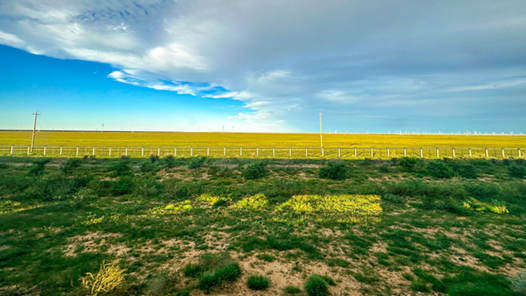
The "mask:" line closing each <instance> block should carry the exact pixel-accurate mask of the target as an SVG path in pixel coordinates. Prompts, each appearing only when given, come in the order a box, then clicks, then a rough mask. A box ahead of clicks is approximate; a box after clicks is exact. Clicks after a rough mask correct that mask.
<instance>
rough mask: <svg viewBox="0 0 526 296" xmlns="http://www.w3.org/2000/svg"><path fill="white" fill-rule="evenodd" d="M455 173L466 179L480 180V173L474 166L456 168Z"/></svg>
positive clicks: (467, 165) (466, 165) (465, 165)
mask: <svg viewBox="0 0 526 296" xmlns="http://www.w3.org/2000/svg"><path fill="white" fill-rule="evenodd" d="M454 170H455V172H456V173H457V174H458V176H459V177H462V178H466V179H476V178H478V172H477V169H476V168H475V166H474V165H471V164H464V165H458V166H456V167H455V168H454Z"/></svg>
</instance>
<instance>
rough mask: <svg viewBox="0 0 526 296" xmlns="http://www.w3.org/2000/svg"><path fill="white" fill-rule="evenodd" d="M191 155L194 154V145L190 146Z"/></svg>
mask: <svg viewBox="0 0 526 296" xmlns="http://www.w3.org/2000/svg"><path fill="white" fill-rule="evenodd" d="M190 156H194V147H190Z"/></svg>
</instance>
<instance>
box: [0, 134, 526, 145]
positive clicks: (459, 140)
mask: <svg viewBox="0 0 526 296" xmlns="http://www.w3.org/2000/svg"><path fill="white" fill-rule="evenodd" d="M30 143H31V132H27V131H21V132H19V131H0V145H1V144H10V145H11V144H13V145H28V144H30ZM323 143H324V147H459V148H460V147H471V148H475V147H478V148H485V147H487V148H493V147H495V148H502V147H504V148H524V147H526V136H494V135H491V136H486V135H476V136H475V135H386V134H384V135H377V134H324V135H323ZM35 145H40V146H42V145H48V146H88V147H89V146H99V147H101V146H102V147H110V146H113V147H126V146H128V147H137V146H144V147H171V146H186V147H190V146H194V147H206V146H210V147H213V146H217V147H224V146H226V147H240V146H245V147H255V146H259V147H319V145H320V136H319V134H290V133H273V134H270V133H183V132H177V133H174V132H166V133H159V132H135V133H130V132H104V133H101V132H37V134H36V140H35Z"/></svg>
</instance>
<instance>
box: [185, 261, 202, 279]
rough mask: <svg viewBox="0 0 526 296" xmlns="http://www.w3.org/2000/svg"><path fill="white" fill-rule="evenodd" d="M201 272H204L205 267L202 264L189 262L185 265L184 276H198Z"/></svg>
mask: <svg viewBox="0 0 526 296" xmlns="http://www.w3.org/2000/svg"><path fill="white" fill-rule="evenodd" d="M201 274H203V268H202V267H201V265H193V264H187V265H186V266H185V267H184V276H186V277H191V278H197V277H199V276H200V275H201Z"/></svg>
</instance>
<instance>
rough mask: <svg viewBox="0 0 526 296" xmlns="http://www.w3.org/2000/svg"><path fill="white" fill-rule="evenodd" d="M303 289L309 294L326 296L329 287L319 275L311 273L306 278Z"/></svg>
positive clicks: (310, 295)
mask: <svg viewBox="0 0 526 296" xmlns="http://www.w3.org/2000/svg"><path fill="white" fill-rule="evenodd" d="M305 290H306V291H307V293H308V294H309V296H326V295H329V288H328V287H327V282H325V280H323V278H322V277H321V276H320V275H317V274H313V275H311V276H310V277H309V279H308V280H307V283H306V284H305Z"/></svg>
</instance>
